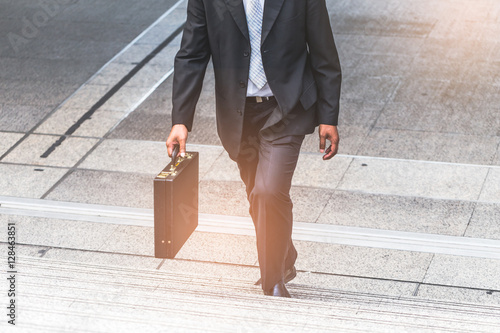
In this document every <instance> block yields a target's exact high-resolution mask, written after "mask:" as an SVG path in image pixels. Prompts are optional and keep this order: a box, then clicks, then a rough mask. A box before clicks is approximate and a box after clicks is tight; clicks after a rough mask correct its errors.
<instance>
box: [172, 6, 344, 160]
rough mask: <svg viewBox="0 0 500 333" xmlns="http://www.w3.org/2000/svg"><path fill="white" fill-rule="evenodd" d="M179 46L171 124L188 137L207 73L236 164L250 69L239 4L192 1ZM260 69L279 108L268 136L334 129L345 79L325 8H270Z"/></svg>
mask: <svg viewBox="0 0 500 333" xmlns="http://www.w3.org/2000/svg"><path fill="white" fill-rule="evenodd" d="M187 11H188V16H187V22H186V26H185V28H184V33H183V37H182V44H181V48H180V50H179V52H178V53H177V56H176V58H175V67H174V82H173V98H172V100H173V109H172V124H173V125H175V124H184V125H186V127H187V128H188V130H189V131H190V130H191V128H192V125H193V116H194V112H195V107H196V103H197V102H198V98H199V96H200V92H201V88H202V83H203V78H204V76H205V70H206V66H207V64H208V62H209V60H210V57H212V63H213V67H214V74H215V93H216V110H217V111H216V112H217V129H218V133H219V136H220V138H221V141H222V144H223V145H224V147H225V148H226V150H227V151H228V153H229V155H230V157H231V158H233V159H236V157H237V155H238V152H239V149H240V140H241V134H242V127H243V110H244V108H245V98H246V90H247V83H248V72H249V63H250V51H251V50H250V39H249V35H248V27H247V22H246V17H245V10H244V7H243V1H242V0H189V2H188V10H187ZM261 53H262V62H263V66H264V70H265V72H266V76H267V79H268V83H269V86H270V88H271V90H272V91H273V94H274V96H275V97H276V100H277V102H278V105H279V107H278V108H277V109H276V110H275V111H274V112H273V113H272V114H271V116H270V117H269V119H268V121H267V123H266V125H265V126H264V130H263V132H262V133H263V134H264V136H267V137H269V138H273V137H274V138H275V137H279V136H282V135H289V134H297V135H300V134H307V133H311V132H313V131H314V127H315V126H317V125H318V124H327V125H337V121H338V113H339V99H340V85H341V71H340V64H339V59H338V54H337V49H336V47H335V43H334V40H333V35H332V30H331V27H330V21H329V16H328V12H327V9H326V5H325V0H266V1H265V6H264V18H263V27H262V44H261Z"/></svg>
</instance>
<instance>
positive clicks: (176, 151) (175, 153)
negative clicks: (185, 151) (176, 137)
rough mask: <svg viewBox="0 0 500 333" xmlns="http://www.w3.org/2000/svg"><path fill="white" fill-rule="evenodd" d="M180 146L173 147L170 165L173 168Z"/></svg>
mask: <svg viewBox="0 0 500 333" xmlns="http://www.w3.org/2000/svg"><path fill="white" fill-rule="evenodd" d="M179 149H180V146H179V145H178V144H175V145H174V150H173V151H172V165H173V166H174V167H175V165H177V164H176V163H177V155H178V154H179Z"/></svg>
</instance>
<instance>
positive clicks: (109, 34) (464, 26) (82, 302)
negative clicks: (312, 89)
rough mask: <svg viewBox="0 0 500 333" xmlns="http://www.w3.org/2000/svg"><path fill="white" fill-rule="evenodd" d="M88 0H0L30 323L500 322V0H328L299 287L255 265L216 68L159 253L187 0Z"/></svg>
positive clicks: (61, 326)
mask: <svg viewBox="0 0 500 333" xmlns="http://www.w3.org/2000/svg"><path fill="white" fill-rule="evenodd" d="M96 4H97V5H96ZM96 4H94V5H90V4H86V3H81V2H78V1H64V2H63V1H55V0H54V1H47V2H43V3H42V2H40V3H37V4H33V3H32V2H30V1H15V2H14V1H2V2H1V3H0V7H1V10H0V38H1V42H0V87H1V91H2V101H1V102H0V107H1V109H0V175H1V176H0V213H1V215H0V221H1V223H2V225H5V226H7V225H8V224H9V223H12V224H14V225H15V226H16V229H17V233H16V241H17V243H18V245H17V247H16V254H17V259H18V263H17V266H16V269H17V270H18V273H17V274H18V279H17V280H16V288H17V291H18V294H17V296H16V297H17V298H16V299H17V306H18V308H17V311H18V312H17V315H18V317H17V319H16V320H17V324H18V328H21V329H23V331H36V332H40V331H43V330H46V331H52V332H53V331H61V332H66V331H82V332H84V331H85V332H86V331H92V332H94V331H96V332H97V331H99V332H100V331H103V332H104V331H106V332H109V331H134V330H138V329H144V330H147V331H162V330H164V329H165V327H167V325H168V324H170V325H171V328H172V329H174V328H175V329H176V330H187V331H200V330H214V331H225V330H228V331H234V329H235V328H239V329H248V330H249V331H257V330H258V331H261V330H263V329H264V330H269V331H271V330H273V331H274V330H278V331H304V330H310V331H321V330H325V331H328V330H332V329H335V330H336V331H341V332H342V331H346V332H355V331H361V332H366V331H373V332H387V331H394V332H403V331H408V332H417V331H419V332H420V331H422V332H427V331H429V332H431V331H433V332H436V331H438V332H441V331H460V332H463V331H471V332H472V331H474V332H496V331H498V330H499V326H500V315H499V314H500V282H499V280H498V278H497V277H498V276H499V275H500V265H499V263H500V262H499V259H500V223H499V221H500V118H499V117H498V116H497V115H498V113H499V111H500V107H499V105H500V103H499V102H500V101H499V99H498V98H499V96H500V70H499V67H498V66H499V64H500V57H499V54H500V53H499V52H498V51H500V42H499V41H498V37H497V36H498V35H499V33H500V5H498V3H497V2H495V1H493V0H491V1H488V0H479V1H478V0H474V1H473V0H469V1H467V0H464V1H461V2H460V4H457V3H456V1H452V0H439V1H435V0H432V1H431V0H426V1H420V2H418V3H413V2H412V3H407V2H401V1H396V0H390V1H387V0H385V1H378V0H377V1H366V0H357V1H327V4H328V8H329V12H330V14H331V22H332V26H333V30H334V33H335V37H336V42H337V46H338V49H339V52H340V56H341V63H342V65H343V71H344V85H343V92H342V111H341V118H340V125H339V131H340V135H341V149H340V154H339V156H337V157H335V158H334V159H333V160H331V161H328V162H324V161H322V160H321V157H320V155H319V153H317V145H318V142H317V137H316V135H311V136H309V137H308V138H307V139H306V142H305V144H304V146H303V148H302V153H301V155H300V159H299V164H298V167H297V172H296V176H295V178H294V183H293V188H292V197H293V200H294V203H295V205H294V216H295V220H296V223H295V230H294V236H293V237H294V239H295V240H296V244H297V248H298V251H299V259H298V261H297V269H298V270H299V272H298V276H297V278H296V279H295V280H294V281H293V282H291V283H290V288H289V289H290V291H291V293H292V296H293V297H294V299H293V300H291V301H289V300H287V301H284V300H276V299H270V298H269V297H263V296H261V295H260V291H259V289H258V288H257V287H255V286H253V281H254V280H256V279H257V278H258V267H257V264H258V263H257V256H256V250H255V237H254V232H253V229H252V223H251V221H250V219H249V216H248V206H247V202H246V199H245V192H244V188H243V185H242V183H241V181H240V180H239V178H238V172H237V169H236V166H235V165H234V163H233V162H232V161H230V160H229V158H228V157H227V154H226V153H225V152H224V150H223V148H222V147H221V146H220V142H219V140H218V138H217V134H216V129H215V114H214V94H213V75H212V74H211V69H209V73H208V75H207V77H206V80H205V85H204V90H203V93H202V96H201V98H200V103H199V108H198V112H197V115H196V119H195V127H194V131H193V132H192V133H191V136H190V141H189V142H190V147H189V149H192V150H196V151H199V152H200V155H201V170H200V226H199V228H198V230H197V231H196V232H195V233H194V234H193V236H192V237H191V239H190V240H189V241H188V243H187V244H186V246H185V247H184V248H183V249H182V250H181V252H180V253H179V255H178V256H177V258H176V259H175V260H161V259H155V258H154V256H153V228H152V203H153V197H152V194H153V193H152V179H153V178H154V176H155V175H156V174H157V173H158V172H159V171H160V170H161V169H162V168H163V167H164V165H165V164H166V163H167V161H168V158H167V156H166V151H165V147H164V140H165V139H166V136H167V134H168V129H169V127H170V116H169V112H170V104H171V101H170V95H171V84H172V77H171V74H172V64H173V57H174V54H175V52H176V50H177V49H178V47H179V42H180V28H181V26H182V24H183V22H184V20H185V6H186V1H185V0H180V1H178V2H175V1H172V0H170V1H167V0H163V1H161V0H148V1H144V2H141V3H137V2H133V1H127V2H126V3H124V2H123V1H97V2H96ZM3 229H4V230H6V227H5V228H3ZM0 237H1V238H0V241H1V242H3V244H4V249H5V250H4V251H3V253H5V254H7V244H6V241H7V232H4V233H3V234H2V235H1V236H0ZM2 257H3V258H5V259H4V262H5V267H7V266H6V265H7V256H6V255H5V256H4V255H2ZM4 271H5V272H6V271H7V269H4ZM5 274H6V275H7V273H5ZM2 281H3V284H2V285H0V286H1V287H2V288H3V290H8V286H7V284H6V281H7V280H6V279H2ZM4 297H5V296H4ZM2 302H3V301H2ZM8 302H9V299H8V298H6V297H5V302H4V303H5V304H7V303H8ZM256 304H259V305H260V306H261V307H257V306H255V305H256ZM0 325H1V327H2V329H3V328H4V327H6V328H9V327H10V326H9V325H8V324H7V323H6V320H4V321H2V322H1V323H0Z"/></svg>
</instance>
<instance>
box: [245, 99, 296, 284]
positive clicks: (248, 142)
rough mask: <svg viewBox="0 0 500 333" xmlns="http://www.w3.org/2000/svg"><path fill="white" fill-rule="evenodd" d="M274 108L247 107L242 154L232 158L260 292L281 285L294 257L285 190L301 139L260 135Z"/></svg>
mask: <svg viewBox="0 0 500 333" xmlns="http://www.w3.org/2000/svg"><path fill="white" fill-rule="evenodd" d="M275 108H277V103H276V101H275V100H271V101H267V102H263V103H247V104H246V106H245V114H244V128H243V136H242V140H241V144H242V146H241V148H242V149H241V151H240V154H239V155H238V158H237V163H238V167H239V170H240V176H241V179H242V180H243V182H244V183H245V185H246V192H247V197H248V201H249V203H250V215H251V216H252V220H253V223H254V225H255V231H256V235H257V252H258V257H259V267H260V272H261V278H262V289H263V290H269V289H271V288H273V287H274V285H275V284H276V283H278V282H279V281H280V280H282V279H283V278H284V276H283V275H284V272H285V270H287V269H289V268H291V267H292V266H293V265H294V263H295V260H296V258H297V251H296V250H295V247H294V245H293V243H292V237H291V236H292V224H293V215H292V207H293V205H292V201H291V199H290V187H291V183H292V177H293V173H294V171H295V167H296V165H297V160H298V157H299V152H300V147H301V145H302V141H303V140H304V135H285V136H280V135H277V136H278V137H279V138H277V139H273V140H269V139H265V138H264V137H263V136H262V132H261V131H260V130H261V129H262V126H263V125H264V124H265V122H266V120H267V118H268V117H269V115H270V114H271V113H272V112H273V111H274V110H275Z"/></svg>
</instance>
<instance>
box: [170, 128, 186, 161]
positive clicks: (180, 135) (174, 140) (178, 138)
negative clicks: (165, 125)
mask: <svg viewBox="0 0 500 333" xmlns="http://www.w3.org/2000/svg"><path fill="white" fill-rule="evenodd" d="M187 137H188V130H187V128H186V126H185V125H182V124H178V125H174V126H172V130H171V131H170V135H169V136H168V139H167V151H168V156H170V157H172V151H173V150H174V146H175V145H176V144H178V145H179V154H180V155H181V156H182V157H184V155H185V154H186V141H187Z"/></svg>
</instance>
